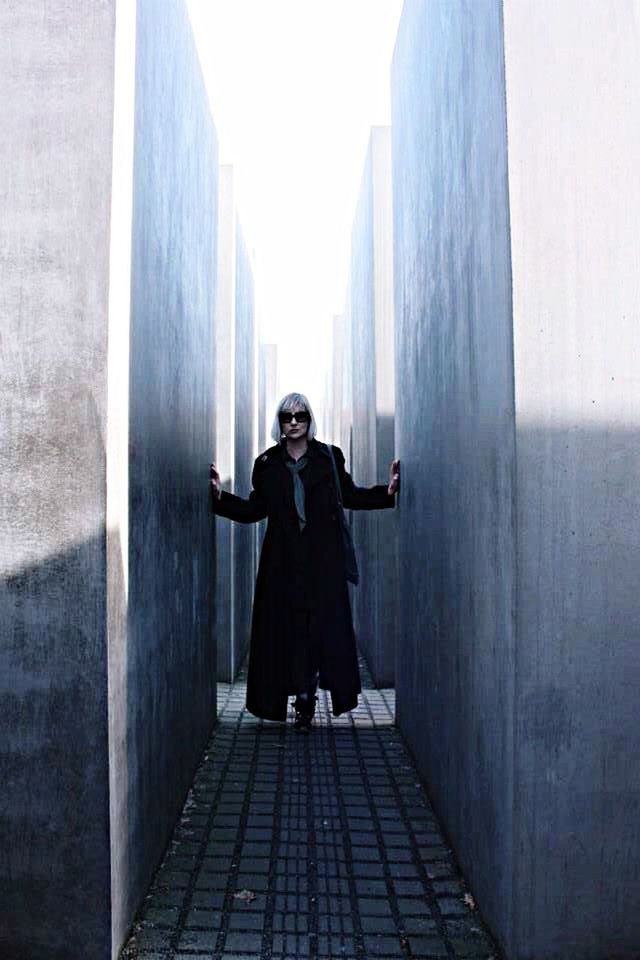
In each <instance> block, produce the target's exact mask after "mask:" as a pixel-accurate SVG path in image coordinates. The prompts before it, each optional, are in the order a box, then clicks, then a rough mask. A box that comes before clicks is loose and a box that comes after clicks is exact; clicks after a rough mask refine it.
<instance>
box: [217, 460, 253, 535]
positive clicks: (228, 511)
mask: <svg viewBox="0 0 640 960" xmlns="http://www.w3.org/2000/svg"><path fill="white" fill-rule="evenodd" d="M254 476H255V472H254ZM209 477H210V482H209V487H210V490H211V509H212V511H213V512H214V513H215V514H216V516H218V517H226V518H227V519H228V520H236V521H237V522H238V523H257V522H258V520H264V518H265V517H266V515H267V510H266V507H265V505H264V503H263V501H262V497H261V496H260V494H259V492H258V491H257V490H256V489H255V484H254V489H253V490H252V491H251V493H250V494H249V499H248V500H245V499H243V497H237V496H236V495H235V494H234V493H227V492H226V491H224V490H222V488H221V485H220V474H219V473H218V471H217V469H216V465H215V463H212V464H211V466H210V467H209Z"/></svg>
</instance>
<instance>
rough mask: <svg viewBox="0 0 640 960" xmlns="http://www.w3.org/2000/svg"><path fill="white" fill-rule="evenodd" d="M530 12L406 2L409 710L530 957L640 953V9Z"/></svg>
mask: <svg viewBox="0 0 640 960" xmlns="http://www.w3.org/2000/svg"><path fill="white" fill-rule="evenodd" d="M504 11H505V25H506V32H504V30H503V23H502V7H501V5H499V4H497V3H493V2H489V0H480V2H478V3H475V4H474V5H473V6H472V7H471V8H470V7H469V5H468V4H466V3H462V2H451V0H442V2H432V3H430V4H423V3H419V2H407V3H406V4H405V9H404V12H403V17H402V20H401V25H400V31H399V36H398V42H397V47H396V52H395V57H394V70H393V93H392V99H393V153H394V208H395V210H394V234H395V267H396V276H395V289H396V320H397V340H396V344H397V349H398V357H397V375H398V382H399V383H402V388H401V389H400V390H399V391H398V408H397V428H398V432H397V448H398V452H399V455H400V456H401V458H402V459H403V461H404V474H403V492H402V497H401V500H400V505H399V508H398V509H399V513H400V517H401V523H400V527H401V557H402V560H401V582H402V587H403V591H402V592H403V604H402V606H401V631H402V637H403V644H402V647H401V649H400V651H399V653H400V655H399V657H398V661H397V693H398V718H399V722H400V724H401V726H402V728H403V730H404V731H405V734H406V735H407V737H408V739H409V741H410V743H411V746H412V749H413V750H414V752H415V754H416V757H417V759H418V762H419V766H420V769H421V771H422V772H423V774H424V775H425V777H426V778H427V779H428V781H429V783H430V788H431V791H432V795H433V798H434V801H435V803H436V807H437V809H438V811H439V812H440V814H441V815H442V816H443V818H444V820H445V824H446V829H447V831H448V834H449V836H450V838H451V840H452V842H453V844H454V846H455V848H456V851H457V854H458V856H459V858H460V860H461V863H462V866H463V869H464V870H465V872H466V873H467V876H468V879H469V881H470V885H471V887H472V889H473V891H474V894H475V896H476V898H477V900H478V902H479V905H480V908H481V910H482V911H483V914H484V916H485V917H486V919H487V920H488V922H489V925H490V926H491V928H492V929H493V931H494V933H495V934H496V936H497V937H498V939H499V941H500V942H501V944H502V945H503V947H504V949H505V953H506V955H507V956H508V957H509V958H510V960H534V958H535V960H560V958H563V960H564V958H565V957H569V956H570V957H571V958H572V960H608V958H610V957H614V956H615V957H621V958H631V957H635V956H636V955H637V951H638V945H639V944H640V929H639V924H640V913H639V912H638V909H637V906H638V903H639V902H640V891H639V874H638V868H637V864H638V862H639V861H640V831H639V826H638V824H639V822H640V820H639V817H638V805H639V799H638V798H639V797H640V782H639V776H640V775H639V772H638V771H639V765H638V763H637V759H638V756H639V754H640V742H639V738H640V733H639V729H640V728H639V727H638V724H637V696H636V691H637V688H638V681H639V679H640V655H639V653H638V651H639V650H640V645H639V643H638V640H639V637H638V623H640V609H639V607H640V598H639V596H638V591H637V589H635V581H636V579H637V577H636V575H635V574H636V573H637V567H638V553H637V546H636V544H637V542H638V539H639V537H638V534H639V533H640V529H639V528H640V502H639V495H638V489H637V483H635V477H637V475H638V467H639V466H640V464H639V463H638V459H639V457H640V454H638V449H639V448H638V443H637V439H638V420H639V416H638V414H639V410H638V403H639V400H638V397H639V396H640V392H639V391H638V374H637V364H634V363H633V357H634V355H637V351H638V346H639V344H638V336H639V331H640V326H639V324H638V305H637V263H636V257H635V254H634V252H633V251H634V244H633V243H632V242H631V237H632V236H634V235H635V233H634V231H635V226H634V225H635V224H637V221H638V215H639V214H640V191H639V188H638V182H637V178H636V177H635V175H634V171H635V170H636V169H637V168H638V165H639V162H640V153H639V146H640V121H639V117H640V112H639V111H638V106H639V104H638V96H639V94H638V91H639V89H640V87H639V85H638V79H639V78H638V63H639V62H640V61H639V59H638V52H639V51H638V30H637V22H636V21H634V15H635V8H634V6H633V4H621V5H620V6H619V7H617V8H616V14H615V16H612V15H611V10H610V9H607V10H603V9H602V8H601V7H600V6H599V5H598V4H596V3H592V2H588V3H587V4H582V3H581V4H579V5H578V4H577V3H574V2H569V3H567V4H562V5H555V4H553V3H551V2H548V3H547V2H543V3H519V2H515V0H514V2H507V3H505V5H504ZM505 40H506V42H505ZM505 55H506V85H505V68H504V63H505ZM614 104H615V109H612V105H614ZM507 127H508V129H509V138H508V144H509V147H508V154H507V137H506V130H507ZM507 160H508V162H507ZM613 170H615V171H616V176H615V177H612V176H611V172H612V171H613ZM621 185H624V186H623V187H622V186H621ZM510 211H511V212H510ZM614 238H615V240H614ZM625 238H628V241H629V242H628V243H625ZM511 261H512V262H513V306H512V302H511Z"/></svg>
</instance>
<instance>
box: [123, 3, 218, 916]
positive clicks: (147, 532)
mask: <svg viewBox="0 0 640 960" xmlns="http://www.w3.org/2000/svg"><path fill="white" fill-rule="evenodd" d="M137 36H138V41H137V60H136V91H135V92H136V126H135V134H136V139H135V166H134V208H133V256H132V303H131V357H130V418H129V423H130V438H129V439H130V451H131V460H130V468H129V472H130V485H129V491H130V493H129V498H130V499H129V527H130V535H129V625H128V632H129V636H128V649H127V675H128V680H127V684H128V686H127V691H128V692H127V715H128V724H127V731H128V735H127V741H126V746H125V744H123V745H122V750H123V752H124V754H125V756H126V757H127V764H126V769H127V771H128V773H127V776H126V779H125V777H124V775H123V777H122V784H121V787H122V789H121V791H120V795H121V796H122V803H121V806H120V816H121V824H120V826H119V830H118V834H117V835H118V836H120V835H121V834H122V833H123V832H124V830H125V827H126V831H127V837H128V843H127V855H126V869H127V875H126V876H125V878H124V879H123V880H122V881H120V878H118V877H117V876H116V877H115V881H116V882H117V884H118V886H117V887H116V889H118V895H119V897H122V898H123V899H124V898H126V900H125V904H126V911H125V914H128V915H129V916H130V913H131V909H130V908H133V907H134V906H135V905H136V904H137V902H139V900H140V898H141V896H142V894H143V893H144V890H145V887H146V884H147V882H148V878H149V875H150V873H151V871H152V869H153V867H154V866H156V864H157V862H158V859H159V856H160V854H161V853H162V850H163V846H164V844H165V843H166V841H167V839H168V838H169V836H170V834H171V831H172V828H173V826H174V824H175V821H176V818H177V816H178V814H179V812H180V809H181V805H182V803H183V801H184V798H185V794H186V791H187V789H188V787H189V785H190V782H191V778H192V775H193V771H194V769H195V766H196V764H197V762H198V760H199V757H200V755H201V751H202V749H203V747H204V745H205V743H206V739H207V737H208V735H209V733H210V731H211V728H212V726H213V724H214V722H215V707H216V649H215V641H214V607H213V602H214V595H213V590H212V584H213V581H214V562H213V558H214V539H213V531H214V527H213V523H212V520H211V514H210V507H209V499H208V476H207V474H208V464H209V462H210V458H211V451H212V449H213V443H214V435H215V434H214V407H213V401H214V350H215V343H214V321H215V284H216V261H217V258H216V224H217V189H218V170H217V166H218V163H217V141H216V133H215V128H214V125H213V121H212V119H211V115H210V112H209V107H208V96H207V92H206V89H205V86H204V81H203V78H202V75H201V70H200V64H199V61H198V57H197V53H196V49H195V44H194V40H193V36H192V33H191V26H190V23H189V19H188V15H187V11H186V6H185V3H184V0H170V2H166V0H138V32H137ZM124 694H125V691H124V690H123V693H122V695H123V696H124ZM117 769H120V764H118V765H117ZM123 769H124V768H123ZM123 919H124V917H123Z"/></svg>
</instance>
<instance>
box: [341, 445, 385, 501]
mask: <svg viewBox="0 0 640 960" xmlns="http://www.w3.org/2000/svg"><path fill="white" fill-rule="evenodd" d="M333 456H334V458H335V461H336V469H337V471H338V478H339V480H340V490H341V492H342V501H343V504H344V506H345V508H346V509H347V510H383V509H384V508H385V507H394V506H395V503H396V498H395V496H394V495H393V494H391V495H389V494H388V493H387V487H386V485H385V484H384V483H380V484H376V486H374V487H357V486H356V485H355V483H354V482H353V480H352V479H351V475H350V474H349V473H347V470H346V468H345V463H344V454H343V453H342V450H341V449H340V448H339V447H333Z"/></svg>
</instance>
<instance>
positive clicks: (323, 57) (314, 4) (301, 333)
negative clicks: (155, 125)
mask: <svg viewBox="0 0 640 960" xmlns="http://www.w3.org/2000/svg"><path fill="white" fill-rule="evenodd" d="M187 2H188V7H189V13H190V16H191V21H192V24H193V28H194V33H195V36H196V41H197V44H198V49H199V52H200V57H201V60H202V67H203V72H204V76H205V80H206V83H207V87H208V90H209V97H210V101H211V108H212V112H213V116H214V120H215V123H216V128H217V131H218V139H219V144H220V160H221V162H222V163H232V164H233V165H234V168H235V176H236V187H237V191H238V208H239V215H240V219H241V222H242V226H243V230H244V233H245V237H246V240H247V245H248V247H249V249H250V250H251V251H252V253H253V257H254V276H255V284H256V301H257V303H256V309H257V314H258V321H259V329H260V339H261V340H262V341H265V342H274V343H278V356H279V383H278V387H279V391H278V392H279V393H280V394H282V393H285V392H288V391H289V390H301V391H302V392H304V393H307V394H308V395H309V397H310V400H311V402H312V404H314V405H317V406H318V407H319V406H320V405H321V400H322V394H323V390H324V382H325V375H326V371H327V368H328V364H329V362H330V356H329V354H330V345H331V326H332V322H333V315H334V314H335V313H340V312H341V310H342V306H343V301H344V293H345V287H346V282H347V270H348V258H349V244H350V233H351V223H352V219H353V214H354V210H355V204H356V201H357V196H358V189H359V184H360V176H361V173H362V168H363V163H364V158H365V153H366V148H367V142H368V136H369V128H370V127H371V126H372V125H377V124H386V123H389V117H390V104H389V69H390V63H391V56H392V53H393V45H394V42H395V36H396V32H397V27H398V22H399V18H400V12H401V8H402V0H187Z"/></svg>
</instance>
